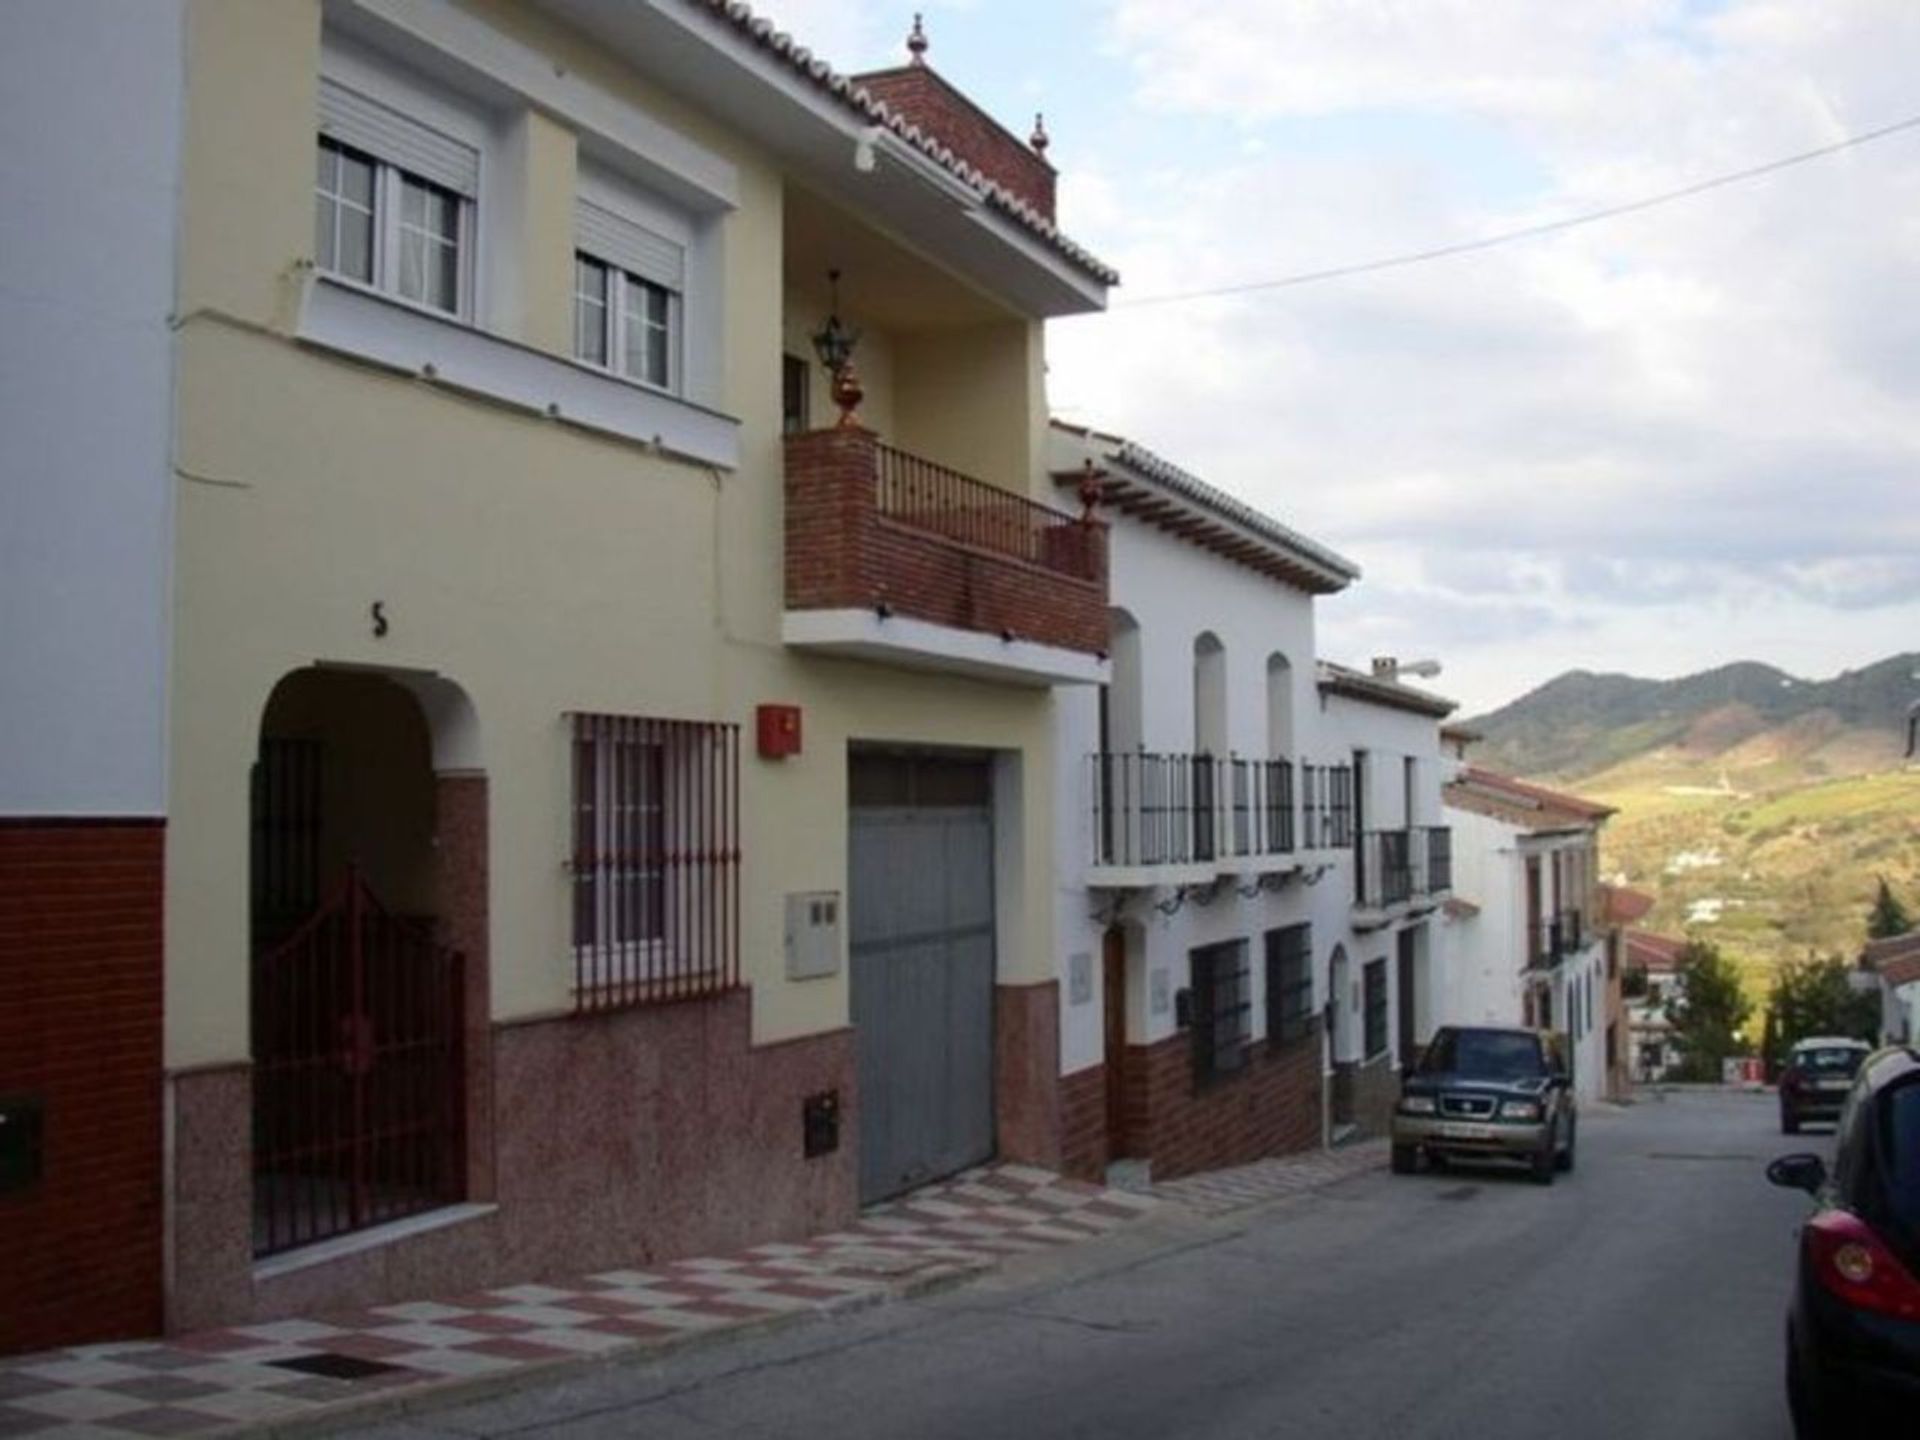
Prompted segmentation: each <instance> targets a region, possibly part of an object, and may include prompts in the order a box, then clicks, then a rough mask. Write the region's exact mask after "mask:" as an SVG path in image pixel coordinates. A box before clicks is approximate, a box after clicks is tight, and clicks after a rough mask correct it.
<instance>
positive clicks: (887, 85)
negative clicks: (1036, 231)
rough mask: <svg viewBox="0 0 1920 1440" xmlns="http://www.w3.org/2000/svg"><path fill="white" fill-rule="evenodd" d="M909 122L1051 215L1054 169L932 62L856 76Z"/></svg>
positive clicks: (1048, 217)
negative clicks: (951, 82) (952, 83)
mask: <svg viewBox="0 0 1920 1440" xmlns="http://www.w3.org/2000/svg"><path fill="white" fill-rule="evenodd" d="M855 83H857V84H859V85H863V86H865V87H866V90H867V93H868V94H869V95H871V96H873V97H874V99H876V100H879V101H881V102H882V103H884V104H885V105H886V107H887V108H888V109H889V110H891V111H893V113H894V114H896V115H898V116H899V117H900V118H901V119H902V120H905V121H906V122H907V123H908V124H909V125H918V126H919V127H920V128H921V129H922V130H923V131H925V132H926V133H927V134H929V135H931V136H933V137H934V138H935V139H936V140H938V141H939V142H940V143H941V144H942V145H945V146H946V147H947V148H948V149H949V150H951V151H953V153H954V154H956V155H958V156H959V157H960V158H961V159H962V160H964V161H966V162H967V164H969V165H971V166H973V168H974V169H976V170H978V171H979V172H980V173H981V174H983V175H985V176H986V177H987V178H988V179H989V180H992V181H995V182H997V183H998V184H999V185H1000V186H1001V187H1002V188H1003V189H1006V190H1009V191H1011V192H1012V193H1013V194H1015V195H1018V196H1019V197H1020V198H1021V199H1022V200H1024V201H1026V202H1027V204H1029V205H1031V206H1032V207H1033V208H1034V209H1035V210H1038V211H1039V212H1040V213H1041V214H1042V215H1044V216H1046V218H1047V219H1049V220H1051V219H1053V218H1054V215H1053V192H1054V169H1053V166H1051V165H1049V164H1048V163H1047V162H1046V161H1045V160H1043V159H1042V158H1041V157H1040V156H1038V155H1036V154H1035V153H1034V152H1033V148H1032V147H1031V146H1030V145H1027V144H1024V143H1023V142H1021V141H1020V140H1019V139H1017V138H1016V137H1015V136H1014V135H1013V134H1012V133H1011V132H1009V131H1008V130H1007V129H1005V127H1003V126H1002V125H1001V124H1000V123H999V122H998V121H996V120H995V119H994V118H993V117H992V116H990V115H988V114H987V112H986V111H984V110H982V109H981V108H980V107H979V106H978V105H976V104H974V103H973V101H971V100H969V99H968V98H967V97H966V96H965V95H963V94H962V93H961V92H960V91H959V90H958V89H956V88H955V87H954V86H953V85H951V84H949V83H948V82H947V81H945V80H943V79H942V78H941V77H940V76H939V74H937V73H936V72H935V71H934V70H933V69H932V68H931V67H930V66H926V65H903V66H901V67H900V68H898V69H895V70H881V71H877V72H875V73H873V74H871V75H861V76H857V77H856V78H855Z"/></svg>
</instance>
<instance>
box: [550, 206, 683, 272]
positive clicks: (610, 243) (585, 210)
mask: <svg viewBox="0 0 1920 1440" xmlns="http://www.w3.org/2000/svg"><path fill="white" fill-rule="evenodd" d="M574 233H575V235H576V236H577V237H578V241H579V246H580V248H581V249H582V250H584V251H586V252H587V254H589V255H591V256H593V258H594V259H596V260H604V261H606V262H607V263H608V264H609V265H617V266H618V267H619V268H620V269H622V270H625V271H627V272H628V273H629V274H633V275H638V276H639V277H640V278H641V279H642V280H651V281H652V282H653V283H654V284H656V285H664V286H666V287H667V289H669V290H672V291H674V292H675V293H676V294H678V293H679V292H681V291H683V290H685V289H686V273H687V251H686V247H685V246H684V245H682V244H680V243H679V242H678V241H676V240H669V239H668V238H667V237H666V236H664V235H658V234H655V233H654V232H653V231H651V230H649V229H647V228H646V227H645V226H644V225H638V224H635V223H634V222H633V221H631V220H628V219H626V218H625V217H624V216H620V215H615V214H614V213H613V212H612V211H610V210H603V209H601V208H600V207H599V206H598V205H595V204H594V203H593V202H592V201H590V200H577V201H575V202H574Z"/></svg>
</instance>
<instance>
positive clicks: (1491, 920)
mask: <svg viewBox="0 0 1920 1440" xmlns="http://www.w3.org/2000/svg"><path fill="white" fill-rule="evenodd" d="M1443 793H1444V796H1445V803H1446V812H1447V819H1448V822H1449V824H1450V826H1451V829H1452V831H1453V837H1454V864H1455V877H1454V880H1455V883H1454V889H1455V902H1456V903H1455V905H1454V907H1453V913H1452V914H1451V916H1450V920H1449V924H1448V927H1447V933H1448V963H1447V966H1446V970H1445V973H1446V989H1445V994H1444V997H1443V999H1442V1000H1441V1004H1440V1010H1441V1014H1442V1016H1443V1018H1444V1019H1446V1020H1448V1021H1452V1022H1455V1023H1461V1024H1472V1023H1482V1024H1501V1025H1537V1026H1540V1027H1541V1028H1543V1029H1556V1030H1560V1031H1561V1032H1563V1033H1564V1034H1565V1035H1566V1036H1567V1037H1568V1039H1569V1041H1570V1042H1571V1046H1572V1050H1573V1057H1574V1067H1573V1068H1574V1082H1575V1087H1576V1090H1577V1092H1578V1093H1579V1094H1580V1095H1582V1096H1583V1097H1588V1098H1593V1097H1599V1096H1602V1095H1605V1094H1607V1093H1609V1091H1610V1090H1611V1089H1612V1088H1613V1077H1614V1075H1615V1073H1616V1071H1617V1069H1618V1065H1619V1060H1620V1054H1621V1045H1622V1037H1621V1035H1620V1033H1619V1030H1618V1026H1617V1017H1616V1016H1615V1015H1614V1014H1613V1013H1612V1007H1611V1005H1610V1004H1609V995H1610V989H1609V986H1610V975H1609V963H1608V961H1609V954H1608V949H1607V935H1608V919H1607V915H1606V913H1605V904H1604V898H1605V897H1604V892H1603V890H1602V888H1601V887H1600V886H1599V884H1598V882H1597V879H1596V877H1597V875H1598V870H1599V837H1600V830H1601V827H1602V826H1603V825H1605V824H1606V821H1607V819H1608V817H1610V816H1611V815H1612V814H1613V813H1614V812H1613V810H1612V809H1611V808H1610V807H1608V806H1605V805H1600V804H1596V803H1595V802H1593V801H1591V800H1586V799H1582V798H1581V797H1580V796H1577V795H1569V794H1566V793H1564V792H1561V791H1557V790H1549V789H1547V788H1545V787H1544V786H1540V785H1534V784H1530V783H1528V782H1526V781H1522V780H1516V779H1514V778H1513V777H1512V776H1509V775H1501V774H1498V773H1496V772H1494V771H1491V770H1485V769H1481V768H1479V767H1477V766H1472V765H1466V766H1463V767H1462V768H1461V769H1460V770H1459V772H1458V774H1457V775H1456V776H1455V777H1454V778H1453V779H1452V780H1451V781H1450V782H1449V783H1448V785H1447V786H1446V788H1445V791H1444V792H1443ZM1613 968H1614V970H1615V972H1617V969H1618V966H1617V964H1616V965H1615V966H1614V967H1613Z"/></svg>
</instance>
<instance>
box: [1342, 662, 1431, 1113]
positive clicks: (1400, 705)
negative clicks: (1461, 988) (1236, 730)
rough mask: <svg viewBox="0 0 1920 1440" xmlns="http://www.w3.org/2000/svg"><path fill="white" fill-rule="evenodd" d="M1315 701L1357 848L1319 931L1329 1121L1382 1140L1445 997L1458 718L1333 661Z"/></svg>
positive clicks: (1346, 855)
mask: <svg viewBox="0 0 1920 1440" xmlns="http://www.w3.org/2000/svg"><path fill="white" fill-rule="evenodd" d="M1316 689H1317V690H1318V692H1319V712H1320V713H1319V717H1318V725H1317V730H1318V732H1319V733H1318V740H1317V742H1316V744H1317V746H1318V749H1319V753H1321V754H1322V755H1327V756H1331V757H1334V761H1335V763H1337V764H1341V765H1343V766H1345V767H1346V768H1349V769H1351V771H1352V774H1353V795H1354V801H1353V816H1352V840H1351V843H1350V844H1349V845H1348V846H1346V847H1345V848H1344V849H1343V850H1342V852H1341V855H1340V857H1339V861H1338V864H1337V865H1336V868H1335V872H1334V873H1333V874H1332V875H1330V876H1329V877H1328V878H1327V880H1326V881H1325V882H1324V883H1323V884H1322V885H1321V886H1320V887H1319V888H1318V890H1317V892H1316V895H1315V900H1314V906H1315V914H1314V919H1315V926H1316V930H1317V931H1318V932H1319V933H1321V934H1324V935H1326V936H1327V937H1328V938H1329V939H1330V941H1331V942H1332V944H1331V948H1330V949H1329V952H1328V962H1327V963H1328V977H1327V980H1328V1076H1329V1098H1328V1108H1329V1114H1330V1120H1331V1125H1332V1129H1333V1133H1334V1135H1335V1136H1336V1137H1340V1136H1344V1135H1348V1134H1353V1133H1360V1134H1384V1133H1385V1131H1386V1128H1387V1125H1388V1122H1389V1120H1390V1118H1391V1116H1392V1111H1393V1105H1394V1102H1395V1100H1396V1099H1397V1098H1398V1096H1399V1081H1400V1074H1401V1072H1402V1071H1403V1070H1405V1069H1407V1068H1408V1067H1410V1066H1411V1065H1413V1064H1414V1063H1415V1061H1416V1060H1417V1059H1418V1057H1419V1052H1420V1049H1421V1047H1423V1046H1424V1045H1425V1044H1426V1042H1427V1041H1428V1040H1430V1039H1431V1038H1432V1036H1433V1031H1434V1027H1435V1025H1436V1024H1438V1023H1440V1015H1441V999H1442V996H1443V995H1444V993H1445V990H1446V985H1447V982H1446V979H1445V970H1446V967H1447V964H1448V956H1447V954H1446V951H1445V946H1444V944H1443V940H1442V935H1443V931H1444V925H1443V915H1442V906H1443V904H1444V902H1445V901H1446V900H1447V899H1448V898H1449V897H1450V895H1451V894H1452V891H1453V885H1454V879H1453V855H1454V851H1455V848H1456V847H1455V846H1454V844H1453V837H1452V835H1451V833H1450V831H1449V830H1448V828H1447V825H1446V822H1445V816H1444V813H1443V810H1442V805H1441V787H1442V785H1443V783H1444V780H1445V777H1446V775H1447V774H1448V773H1450V771H1451V768H1452V765H1451V762H1450V761H1449V760H1448V759H1447V758H1446V757H1445V756H1444V755H1443V753H1442V746H1441V739H1440V727H1441V724H1442V723H1443V722H1444V720H1445V719H1446V717H1447V716H1448V715H1449V714H1451V713H1452V711H1453V709H1454V706H1453V702H1451V701H1449V700H1445V699H1442V698H1441V697H1439V696H1437V695H1432V694H1429V693H1428V692H1427V691H1425V690H1421V689H1417V688H1415V687H1413V686H1411V685H1407V684H1404V683H1403V682H1402V681H1401V680H1400V679H1399V670H1398V667H1397V666H1396V665H1395V663H1394V662H1393V661H1392V660H1376V661H1375V662H1374V663H1373V667H1372V669H1371V671H1369V672H1362V671H1359V670H1352V669H1348V668H1347V667H1345V666H1342V665H1334V664H1329V663H1325V662H1323V663H1322V664H1321V665H1320V666H1319V673H1318V678H1317V682H1316Z"/></svg>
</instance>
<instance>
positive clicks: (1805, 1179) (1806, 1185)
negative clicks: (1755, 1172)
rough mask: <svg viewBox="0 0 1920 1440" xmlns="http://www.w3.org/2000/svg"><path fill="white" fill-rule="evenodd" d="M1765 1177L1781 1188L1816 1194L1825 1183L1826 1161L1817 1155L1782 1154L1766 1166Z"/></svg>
mask: <svg viewBox="0 0 1920 1440" xmlns="http://www.w3.org/2000/svg"><path fill="white" fill-rule="evenodd" d="M1767 1179H1769V1180H1771V1181H1772V1182H1773V1183H1774V1184H1776V1185H1778V1186H1780V1187H1781V1188H1782V1189H1786V1190H1804V1191H1806V1192H1807V1193H1808V1194H1809V1195H1817V1194H1819V1193H1820V1187H1821V1186H1823V1185H1825V1184H1826V1183H1827V1162H1826V1161H1824V1160H1822V1159H1821V1158H1820V1157H1819V1156H1818V1155H1782V1156H1781V1157H1780V1158H1779V1159H1778V1160H1776V1161H1774V1162H1773V1163H1772V1164H1771V1165H1769V1166H1767Z"/></svg>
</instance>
